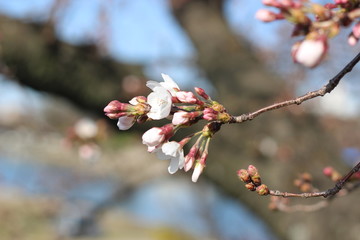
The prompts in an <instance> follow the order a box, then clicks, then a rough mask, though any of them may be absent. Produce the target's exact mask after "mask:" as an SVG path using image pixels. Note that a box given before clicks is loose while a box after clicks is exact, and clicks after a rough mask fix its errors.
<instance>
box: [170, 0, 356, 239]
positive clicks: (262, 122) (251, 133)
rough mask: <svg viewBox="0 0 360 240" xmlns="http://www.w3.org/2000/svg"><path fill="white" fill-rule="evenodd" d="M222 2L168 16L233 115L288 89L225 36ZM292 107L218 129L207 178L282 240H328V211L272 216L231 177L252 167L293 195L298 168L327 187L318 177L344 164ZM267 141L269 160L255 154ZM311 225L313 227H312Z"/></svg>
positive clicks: (201, 3) (177, 8)
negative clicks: (298, 237)
mask: <svg viewBox="0 0 360 240" xmlns="http://www.w3.org/2000/svg"><path fill="white" fill-rule="evenodd" d="M176 2H177V1H173V3H176ZM220 2H222V1H218V0H217V1H209V0H192V1H182V4H176V5H173V12H174V16H175V17H176V18H177V20H178V22H179V23H180V24H181V26H182V27H183V28H184V30H185V31H186V32H187V34H188V36H189V37H190V38H191V40H192V42H193V44H194V45H195V47H196V49H197V53H198V59H197V63H198V66H199V67H200V68H201V69H202V71H204V73H205V74H206V76H207V78H208V79H209V80H210V81H211V82H212V83H213V84H214V85H215V87H216V89H217V90H218V93H219V97H218V99H217V100H219V101H220V102H221V103H224V105H225V106H226V107H227V109H228V110H229V111H230V112H231V113H232V114H239V115H240V114H242V113H247V112H249V111H254V110H257V109H258V108H259V107H263V106H266V105H270V104H272V103H273V102H274V101H276V100H275V99H277V96H281V95H282V94H284V92H286V87H285V82H283V81H282V80H280V78H279V77H278V76H276V75H275V74H274V73H271V72H269V71H268V70H266V68H265V67H264V65H263V64H262V63H261V61H260V60H259V59H257V58H256V57H255V55H254V52H253V50H252V49H251V46H250V44H249V43H247V42H246V41H244V40H242V39H239V38H238V36H235V34H234V33H233V32H232V31H231V29H230V28H229V26H228V25H227V23H226V20H225V19H224V17H223V15H222V7H221V4H219V3H220ZM289 51H290V50H289ZM289 58H290V57H289ZM283 100H284V99H283ZM305 104H306V103H305ZM290 110H291V111H289V108H288V109H283V110H277V111H275V112H272V113H266V116H261V117H259V118H257V119H255V120H254V121H252V122H250V123H244V124H241V125H237V126H223V129H222V131H220V132H219V133H218V134H217V135H216V136H215V137H214V140H213V141H212V143H211V145H210V150H209V152H210V154H209V159H208V168H207V170H206V171H205V174H207V176H208V178H210V179H212V180H213V181H214V182H215V183H217V184H218V185H219V186H220V187H221V188H222V189H225V190H226V191H228V192H229V193H230V194H232V195H233V196H236V197H238V198H240V199H241V200H242V201H243V202H245V203H246V204H247V205H249V206H250V207H251V208H252V209H253V210H254V211H256V212H257V213H258V214H259V215H260V216H261V217H262V218H264V219H265V220H266V221H267V222H268V223H269V225H271V226H272V228H273V229H274V230H275V232H276V233H277V234H278V235H279V236H281V237H282V238H291V239H295V237H294V236H293V234H295V232H294V231H295V230H294V231H293V230H292V229H295V228H296V227H302V228H304V231H311V233H304V234H305V235H306V234H310V235H309V236H311V237H310V239H331V238H332V236H334V235H333V234H335V232H336V231H338V230H339V229H336V228H335V227H334V228H332V229H329V225H328V222H327V221H324V219H328V218H329V217H330V216H329V215H328V214H329V213H328V212H317V213H315V214H309V215H308V218H307V219H308V221H307V222H306V223H304V222H299V219H298V218H296V217H293V215H290V214H287V213H277V214H275V213H273V212H271V211H270V210H269V209H268V208H267V205H268V199H266V198H263V197H260V196H258V195H256V194H255V193H250V192H248V191H247V190H246V189H245V188H244V186H243V184H242V183H241V182H240V181H239V180H238V179H237V176H236V170H238V169H240V168H247V166H248V165H249V164H254V165H255V166H256V167H258V169H259V171H260V173H261V175H262V177H263V180H264V181H265V184H267V185H268V186H269V187H270V188H276V189H280V190H287V191H295V192H297V191H298V190H297V189H294V187H293V185H292V183H293V180H294V179H295V178H296V177H297V174H298V173H301V172H304V171H309V172H310V173H311V174H314V176H315V177H316V178H319V179H320V180H319V182H317V184H319V186H320V187H322V188H324V189H325V188H327V187H329V186H331V185H332V183H330V182H329V181H327V179H325V177H324V176H322V175H321V172H322V168H323V167H325V166H327V165H333V166H339V165H340V166H342V164H341V163H340V161H339V157H338V151H339V150H338V149H337V147H336V145H335V143H334V141H333V140H332V137H331V135H330V134H329V133H327V132H325V130H324V129H323V128H322V126H320V124H319V121H318V119H317V118H316V117H315V116H311V115H309V114H305V113H304V112H303V111H302V110H301V106H295V107H291V108H290ZM269 139H270V142H272V143H275V144H276V145H277V148H275V150H276V152H275V153H274V154H273V155H271V154H268V155H267V154H266V151H265V154H264V151H260V150H259V149H260V144H261V143H263V144H266V141H267V142H269ZM270 146H271V144H270ZM322 180H323V181H322ZM342 200H344V199H342ZM353 200H354V199H353ZM355 201H356V200H355ZM310 202H312V201H311V200H303V201H302V203H305V204H307V203H310ZM357 214H358V213H357ZM275 218H276V220H275ZM314 223H316V228H314V227H313V226H312V224H314ZM354 226H355V225H354ZM343 227H344V228H345V227H346V226H343ZM343 230H344V229H343ZM302 239H307V238H302Z"/></svg>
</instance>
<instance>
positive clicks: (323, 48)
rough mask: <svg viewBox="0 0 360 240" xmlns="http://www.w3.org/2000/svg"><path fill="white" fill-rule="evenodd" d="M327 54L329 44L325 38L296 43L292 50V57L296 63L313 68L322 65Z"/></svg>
mask: <svg viewBox="0 0 360 240" xmlns="http://www.w3.org/2000/svg"><path fill="white" fill-rule="evenodd" d="M326 52H327V42H326V38H324V37H323V38H319V39H317V40H313V39H307V40H304V41H302V42H300V43H296V44H295V45H294V46H293V49H292V56H293V60H294V62H297V63H301V64H302V65H304V66H306V67H310V68H313V67H315V66H317V65H318V64H319V63H320V61H321V60H322V59H323V58H324V56H325V54H326Z"/></svg>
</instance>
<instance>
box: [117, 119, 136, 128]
mask: <svg viewBox="0 0 360 240" xmlns="http://www.w3.org/2000/svg"><path fill="white" fill-rule="evenodd" d="M134 123H135V117H134V116H130V117H128V116H123V117H119V120H118V122H117V126H118V128H119V129H120V130H128V129H129V128H131V126H132V125H134Z"/></svg>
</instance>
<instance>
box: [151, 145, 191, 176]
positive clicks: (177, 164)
mask: <svg viewBox="0 0 360 240" xmlns="http://www.w3.org/2000/svg"><path fill="white" fill-rule="evenodd" d="M156 155H157V157H158V158H159V159H160V160H170V165H169V167H168V171H169V173H170V174H174V173H176V171H177V170H178V169H182V168H183V167H184V163H185V157H184V149H183V146H182V145H181V144H180V143H178V142H175V141H171V142H166V143H164V144H163V145H162V146H161V149H159V150H157V151H156Z"/></svg>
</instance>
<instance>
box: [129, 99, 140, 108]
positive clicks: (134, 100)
mask: <svg viewBox="0 0 360 240" xmlns="http://www.w3.org/2000/svg"><path fill="white" fill-rule="evenodd" d="M129 103H130V104H131V105H134V106H135V105H137V104H138V103H139V102H138V100H137V99H136V97H134V98H132V99H131V100H130V101H129Z"/></svg>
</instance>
